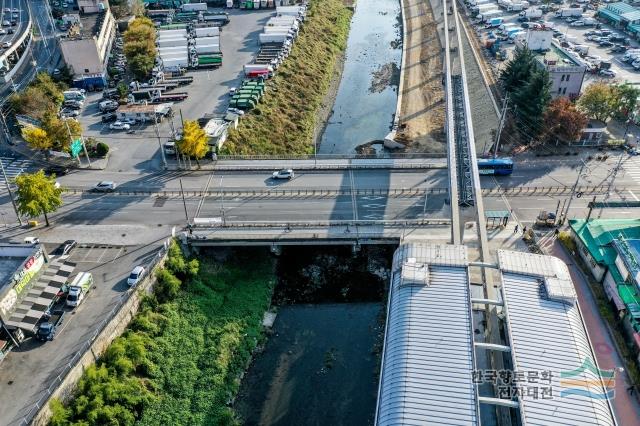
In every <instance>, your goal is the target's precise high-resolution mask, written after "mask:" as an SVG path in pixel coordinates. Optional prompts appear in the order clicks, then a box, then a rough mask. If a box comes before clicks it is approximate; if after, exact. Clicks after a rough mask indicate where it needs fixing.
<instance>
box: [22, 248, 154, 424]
mask: <svg viewBox="0 0 640 426" xmlns="http://www.w3.org/2000/svg"><path fill="white" fill-rule="evenodd" d="M165 259H166V254H165V255H164V257H163V258H162V259H161V260H160V261H159V262H158V264H157V265H156V267H155V268H154V269H153V270H152V271H151V272H150V273H149V275H148V276H147V278H145V279H144V280H143V281H142V283H141V284H140V285H139V286H138V290H137V291H134V292H133V293H131V296H130V297H129V300H127V301H126V302H125V303H124V305H122V309H120V311H119V312H118V313H117V314H116V315H115V316H114V317H113V319H112V320H111V321H110V322H109V323H108V324H107V325H106V327H105V328H104V329H103V330H102V332H101V333H100V334H99V335H98V337H96V339H95V340H94V341H93V343H92V344H91V346H90V347H89V349H88V350H87V351H86V352H85V353H84V355H83V356H82V357H81V358H80V361H78V363H77V364H76V365H75V366H74V367H73V368H72V369H71V370H70V371H69V373H68V374H67V376H66V377H65V378H64V379H63V380H62V383H61V384H60V386H58V388H57V389H56V390H55V391H54V392H53V393H52V394H51V395H50V396H49V398H48V399H47V401H46V403H45V404H44V405H43V406H42V407H40V410H39V411H38V413H37V414H36V416H35V417H34V418H33V420H32V422H31V424H32V425H35V426H46V425H47V424H48V423H49V419H50V418H51V409H50V408H49V403H50V402H51V400H52V399H53V398H56V399H58V400H60V401H62V402H63V403H66V402H68V401H69V400H70V398H71V397H72V396H73V392H74V390H75V389H76V386H77V384H78V381H79V380H80V378H81V377H82V374H84V372H85V370H86V369H87V368H88V367H90V366H92V365H93V364H95V362H96V361H97V360H98V359H99V358H100V357H101V356H102V355H103V354H104V352H105V351H106V350H107V348H108V347H109V345H110V344H111V342H113V340H114V339H115V338H116V337H118V336H120V335H121V334H122V333H123V332H124V330H125V329H126V328H127V326H128V325H129V322H130V321H131V320H132V319H133V317H134V316H135V314H136V313H137V312H138V308H139V307H140V302H141V301H142V297H143V296H144V295H146V294H149V293H151V291H152V290H153V286H154V285H155V283H156V278H155V274H154V273H153V272H155V270H156V269H157V268H159V267H160V268H161V267H163V266H164V262H165Z"/></svg>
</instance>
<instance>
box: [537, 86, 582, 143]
mask: <svg viewBox="0 0 640 426" xmlns="http://www.w3.org/2000/svg"><path fill="white" fill-rule="evenodd" d="M588 121H589V120H588V119H587V116H586V115H584V114H583V113H582V112H581V111H579V110H578V109H577V108H576V106H575V105H574V104H573V103H572V102H571V101H570V100H569V99H567V98H566V97H564V96H562V97H559V98H556V99H554V100H552V101H551V102H550V103H549V106H548V107H547V109H546V110H545V112H544V127H545V130H544V136H543V139H544V140H545V142H554V141H556V142H557V141H562V142H565V143H570V142H575V141H577V140H578V139H579V138H580V135H581V134H582V129H584V128H585V126H586V125H587V122H588Z"/></svg>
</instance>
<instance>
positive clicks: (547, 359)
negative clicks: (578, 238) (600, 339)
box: [498, 250, 616, 426]
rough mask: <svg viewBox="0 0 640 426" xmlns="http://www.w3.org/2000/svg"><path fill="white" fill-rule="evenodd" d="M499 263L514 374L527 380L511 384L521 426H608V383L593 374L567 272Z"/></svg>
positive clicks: (518, 259)
mask: <svg viewBox="0 0 640 426" xmlns="http://www.w3.org/2000/svg"><path fill="white" fill-rule="evenodd" d="M498 262H499V266H500V270H501V275H502V285H503V294H504V305H505V311H506V319H507V321H506V323H507V324H508V334H509V337H510V340H511V354H512V359H513V366H514V371H515V372H517V373H521V374H522V375H523V377H526V378H527V379H526V381H525V380H524V379H523V380H521V381H520V382H519V383H517V385H518V386H519V387H521V389H519V392H518V400H519V402H520V415H521V418H522V424H523V425H541V426H542V425H550V424H558V425H560V424H561V425H576V426H577V425H601V426H602V425H615V424H616V420H615V417H614V414H613V410H612V408H611V405H610V403H609V400H608V398H609V397H611V396H612V392H613V385H614V383H613V382H612V381H611V382H610V381H606V382H605V381H604V380H603V377H606V378H607V379H608V378H609V377H610V376H609V372H604V371H601V370H599V369H598V366H597V362H596V358H595V354H594V352H593V349H592V347H591V342H590V341H589V337H588V335H587V331H586V328H585V325H584V322H583V320H582V314H581V312H580V308H579V306H578V302H577V297H576V293H575V290H574V287H573V283H572V281H571V276H570V275H569V271H568V269H567V266H566V265H565V264H564V263H563V262H562V261H560V260H559V259H557V258H553V257H549V256H541V255H536V254H531V253H520V252H507V251H503V250H500V251H498ZM532 376H533V377H535V381H534V383H535V384H533V385H532V384H531V383H532V382H531V381H530V380H529V379H530V377H532ZM611 379H613V377H611Z"/></svg>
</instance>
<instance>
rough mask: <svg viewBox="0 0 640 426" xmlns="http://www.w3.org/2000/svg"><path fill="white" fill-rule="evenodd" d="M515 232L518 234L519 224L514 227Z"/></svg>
mask: <svg viewBox="0 0 640 426" xmlns="http://www.w3.org/2000/svg"><path fill="white" fill-rule="evenodd" d="M513 233H514V234H517V233H518V225H516V227H515V228H513Z"/></svg>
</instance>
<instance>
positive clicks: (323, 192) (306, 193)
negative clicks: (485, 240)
mask: <svg viewBox="0 0 640 426" xmlns="http://www.w3.org/2000/svg"><path fill="white" fill-rule="evenodd" d="M638 189H640V188H639V187H617V188H614V191H615V192H626V191H627V190H638ZM64 190H65V194H68V195H93V196H98V197H100V196H138V197H166V198H169V197H180V196H182V195H184V196H185V197H203V196H204V197H210V198H218V197H219V198H222V197H224V198H228V197H235V198H237V197H244V198H251V197H260V198H266V197H269V198H276V197H280V198H286V197H291V198H305V197H315V198H319V197H341V196H349V197H350V196H353V195H355V196H381V197H389V198H393V197H415V196H424V195H431V194H433V195H438V194H441V195H446V194H448V193H449V189H448V188H391V189H380V188H378V189H366V188H363V189H351V188H343V189H323V188H317V189H312V188H309V189H305V188H300V189H272V188H264V189H252V188H222V189H220V190H207V191H203V190H192V189H190V190H185V191H182V192H181V191H180V190H177V189H176V190H155V189H151V190H149V189H146V190H142V189H141V190H138V189H134V188H131V189H128V188H126V187H124V188H118V189H116V190H115V191H113V192H111V193H106V194H105V193H96V192H92V191H91V190H90V189H86V188H81V187H67V188H65V189H64ZM571 190H572V187H570V186H517V187H509V188H507V187H495V188H483V189H482V195H483V196H486V197H496V196H498V197H499V196H503V195H506V196H511V197H518V196H531V195H548V196H564V195H569V194H571ZM609 190H610V189H609V187H608V185H598V186H578V187H577V188H576V194H577V196H578V198H580V197H581V196H583V195H601V194H605V193H607V192H609Z"/></svg>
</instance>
